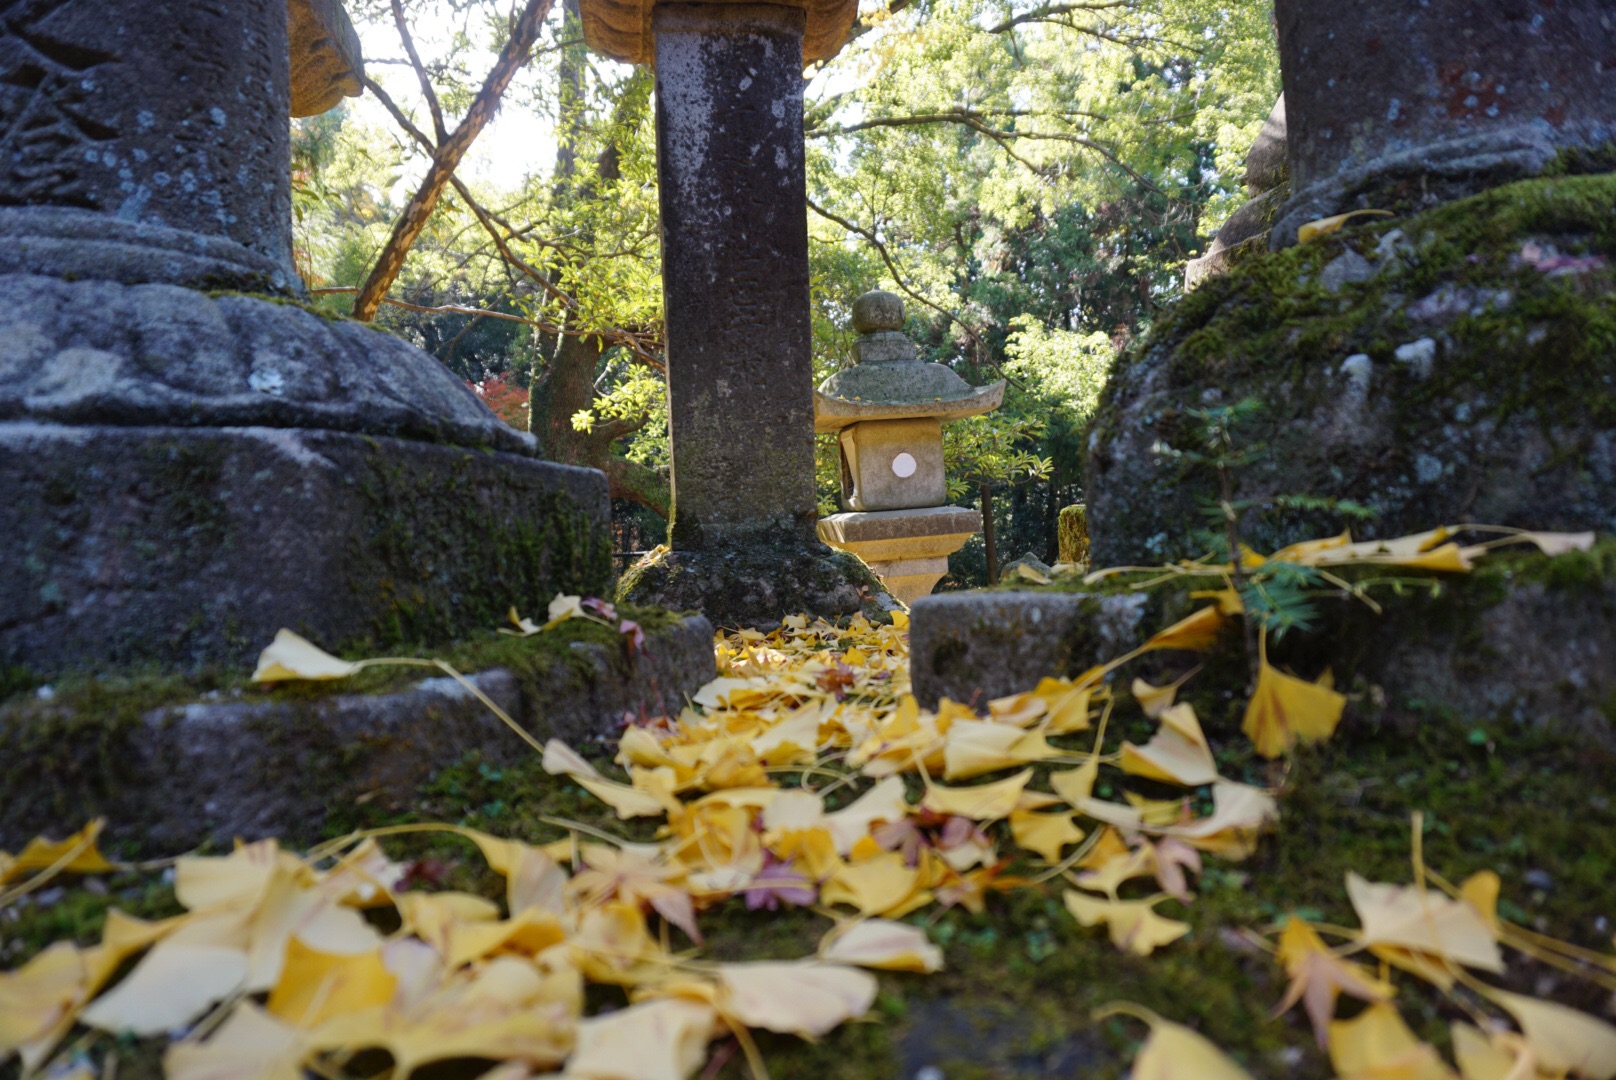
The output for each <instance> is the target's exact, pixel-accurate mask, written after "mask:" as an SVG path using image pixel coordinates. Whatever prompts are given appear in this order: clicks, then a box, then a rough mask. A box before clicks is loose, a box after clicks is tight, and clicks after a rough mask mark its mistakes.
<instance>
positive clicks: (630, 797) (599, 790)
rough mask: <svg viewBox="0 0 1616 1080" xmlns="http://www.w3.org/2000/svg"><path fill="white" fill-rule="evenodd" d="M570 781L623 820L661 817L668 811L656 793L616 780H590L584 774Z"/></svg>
mask: <svg viewBox="0 0 1616 1080" xmlns="http://www.w3.org/2000/svg"><path fill="white" fill-rule="evenodd" d="M572 782H573V783H575V784H577V785H578V786H579V787H581V788H583V789H584V790H585V791H587V792H589V793H590V794H591V795H593V796H594V797H595V798H597V799H599V800H600V801H601V802H603V803H605V804H606V805H607V806H610V807H611V808H612V809H613V810H616V811H617V816H618V817H620V818H623V819H625V820H626V819H628V818H636V817H661V816H662V815H663V814H665V813H667V812H668V811H667V807H666V806H665V805H663V802H662V800H661V799H660V798H658V797H657V796H656V795H654V794H652V793H651V792H648V791H641V790H640V789H639V788H636V787H633V786H631V785H629V784H623V783H619V782H618V781H616V780H604V779H602V780H591V779H589V778H588V777H585V776H574V777H573V778H572Z"/></svg>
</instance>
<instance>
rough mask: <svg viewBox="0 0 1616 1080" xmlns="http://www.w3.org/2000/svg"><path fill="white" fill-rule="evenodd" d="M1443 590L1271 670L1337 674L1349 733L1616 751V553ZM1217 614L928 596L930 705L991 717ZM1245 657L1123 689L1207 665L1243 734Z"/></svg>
mask: <svg viewBox="0 0 1616 1080" xmlns="http://www.w3.org/2000/svg"><path fill="white" fill-rule="evenodd" d="M1413 576H1419V575H1413ZM1436 578H1437V580H1439V581H1440V582H1441V583H1442V586H1443V587H1442V589H1441V591H1440V592H1438V593H1437V594H1435V595H1432V594H1431V593H1430V592H1429V591H1428V590H1425V589H1420V588H1414V589H1410V590H1407V591H1406V592H1405V593H1404V594H1403V595H1401V596H1397V595H1394V594H1393V593H1392V592H1391V591H1390V590H1384V589H1382V590H1377V591H1376V592H1375V594H1374V595H1375V596H1376V597H1377V598H1378V599H1379V600H1380V601H1381V603H1382V605H1383V612H1382V613H1380V614H1376V613H1375V612H1373V611H1371V610H1370V609H1369V607H1368V606H1367V605H1365V604H1362V603H1359V602H1357V601H1350V600H1335V601H1324V602H1322V603H1321V606H1320V609H1319V613H1318V617H1317V629H1315V630H1314V631H1312V632H1297V633H1291V634H1288V635H1286V637H1285V638H1283V639H1281V640H1279V641H1277V642H1275V643H1272V644H1271V645H1270V647H1269V656H1270V659H1271V660H1272V661H1273V662H1274V663H1275V664H1278V665H1280V666H1281V667H1294V669H1295V670H1296V671H1299V672H1308V673H1313V672H1318V671H1322V670H1324V669H1325V668H1326V667H1328V668H1330V669H1331V670H1332V672H1333V673H1334V676H1335V680H1336V685H1337V686H1338V687H1339V688H1341V689H1342V690H1343V691H1345V692H1346V693H1347V694H1348V699H1349V704H1348V714H1347V719H1348V722H1349V723H1358V722H1375V723H1387V724H1389V725H1391V726H1392V727H1393V728H1394V729H1400V728H1403V727H1408V728H1410V729H1411V728H1412V727H1414V726H1416V725H1417V724H1418V723H1421V722H1424V721H1422V720H1421V719H1420V718H1421V717H1429V715H1430V714H1431V712H1432V710H1437V711H1438V712H1439V713H1440V715H1441V716H1442V717H1444V718H1446V720H1448V721H1449V722H1453V723H1458V724H1476V723H1498V724H1502V725H1504V726H1505V729H1506V730H1507V728H1508V727H1509V726H1510V725H1519V726H1522V727H1530V728H1539V729H1542V728H1548V729H1554V730H1558V731H1562V732H1569V733H1574V734H1576V735H1579V736H1583V737H1586V738H1588V739H1589V740H1590V741H1591V742H1592V743H1595V744H1597V745H1599V746H1602V747H1606V748H1613V747H1616V716H1613V715H1612V708H1611V703H1612V701H1616V666H1613V665H1612V664H1611V663H1610V662H1609V658H1610V657H1611V656H1616V542H1611V541H1606V542H1603V543H1601V544H1600V545H1599V546H1598V547H1596V548H1595V549H1594V551H1593V552H1592V553H1588V554H1583V553H1576V554H1571V555H1564V556H1560V557H1559V558H1555V559H1549V558H1546V557H1544V556H1541V555H1538V554H1536V553H1530V552H1524V551H1523V552H1518V553H1514V554H1506V555H1502V556H1494V557H1493V559H1491V560H1487V561H1483V562H1482V563H1481V564H1480V565H1479V566H1478V569H1477V570H1476V571H1475V572H1474V573H1473V574H1470V575H1436ZM1204 603H1205V601H1196V600H1194V599H1193V598H1191V597H1189V596H1188V595H1186V593H1185V591H1183V590H1179V591H1174V590H1173V589H1171V588H1165V589H1157V590H1153V591H1151V592H1149V593H1114V592H1113V593H1085V592H1082V591H1072V592H1067V591H1061V589H1059V588H1057V589H1037V590H1020V591H996V592H976V593H950V594H945V595H943V596H932V597H927V598H925V599H923V600H920V601H917V602H916V603H915V605H914V610H913V611H912V612H911V615H910V664H911V670H910V674H911V677H912V679H913V684H914V692H915V696H916V698H918V699H919V701H920V703H921V704H922V705H925V706H927V707H934V706H935V703H936V702H937V700H938V699H940V698H943V697H947V698H951V699H953V700H955V701H961V702H968V703H971V704H973V705H975V706H976V707H978V708H983V707H985V706H986V703H987V702H988V701H991V700H992V699H994V698H996V697H1003V696H1006V695H1009V694H1015V693H1020V692H1022V691H1025V690H1030V689H1032V688H1033V687H1034V686H1036V685H1037V683H1038V680H1039V679H1041V678H1043V677H1045V676H1065V677H1073V676H1076V675H1078V674H1080V673H1082V672H1083V671H1086V670H1088V669H1089V668H1090V667H1092V666H1094V665H1096V664H1101V663H1104V662H1106V661H1108V660H1112V659H1115V658H1116V657H1118V656H1122V655H1124V654H1126V653H1128V652H1130V651H1132V650H1133V649H1134V648H1137V647H1138V646H1139V645H1142V644H1143V643H1144V642H1145V640H1146V639H1147V638H1148V637H1149V636H1150V635H1151V634H1152V633H1154V632H1155V631H1157V630H1159V629H1161V628H1163V627H1165V626H1167V625H1169V624H1171V623H1172V622H1175V621H1177V620H1178V619H1179V618H1182V617H1183V616H1184V615H1187V614H1189V613H1190V612H1191V611H1193V610H1195V609H1196V608H1198V607H1201V606H1203V605H1204ZM1240 648H1241V644H1240V636H1239V634H1238V633H1237V632H1231V633H1230V634H1229V636H1228V638H1227V640H1226V642H1225V644H1224V646H1223V647H1222V649H1221V650H1220V651H1217V652H1214V653H1212V654H1193V655H1192V654H1185V653H1172V652H1166V653H1151V654H1147V655H1146V656H1145V657H1143V658H1141V659H1139V660H1136V661H1134V662H1133V664H1132V665H1130V666H1129V667H1127V668H1125V669H1124V670H1123V672H1122V674H1121V675H1119V676H1117V678H1118V679H1120V680H1124V681H1125V680H1128V679H1131V678H1133V677H1134V676H1136V675H1139V676H1144V677H1146V678H1147V681H1153V682H1156V683H1158V684H1159V683H1162V682H1165V681H1170V680H1172V679H1174V678H1177V677H1178V676H1179V675H1181V674H1183V673H1184V672H1185V671H1188V670H1189V669H1190V668H1191V667H1194V666H1196V665H1197V664H1204V665H1206V667H1207V672H1206V673H1205V674H1204V675H1202V676H1199V677H1198V679H1199V682H1200V683H1201V684H1202V687H1203V689H1204V688H1205V686H1206V684H1208V682H1209V681H1210V684H1211V685H1212V686H1214V687H1215V688H1216V689H1217V691H1218V696H1219V699H1220V700H1222V701H1226V702H1228V703H1229V707H1230V709H1231V710H1232V711H1231V712H1230V713H1229V714H1228V716H1227V717H1220V716H1217V715H1213V714H1210V713H1209V714H1205V715H1203V717H1202V719H1203V722H1204V723H1206V724H1208V725H1209V726H1208V730H1209V731H1210V730H1215V729H1217V728H1218V727H1219V726H1220V725H1225V724H1226V725H1227V730H1229V731H1232V730H1233V728H1234V727H1235V726H1236V725H1237V724H1238V722H1239V721H1238V717H1239V709H1240V708H1241V707H1242V705H1243V702H1244V701H1245V692H1246V681H1247V671H1248V667H1247V664H1246V662H1245V660H1244V658H1243V657H1242V656H1241V653H1240Z"/></svg>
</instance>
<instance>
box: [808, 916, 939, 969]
mask: <svg viewBox="0 0 1616 1080" xmlns="http://www.w3.org/2000/svg"><path fill="white" fill-rule="evenodd" d="M819 958H820V959H821V960H824V961H825V962H827V963H832V964H854V965H857V966H858V967H868V968H881V969H884V970H887V971H917V972H922V973H926V972H933V971H940V970H941V969H942V966H943V951H942V950H941V949H939V948H938V947H937V946H935V945H933V944H932V943H931V942H929V941H927V940H926V932H925V931H924V930H922V929H920V927H918V926H910V925H909V924H908V923H901V922H893V921H892V920H891V919H860V920H859V921H858V922H854V923H847V924H846V925H843V926H839V927H837V928H836V929H834V930H832V931H831V932H830V933H828V934H826V935H825V938H824V940H822V941H821V942H820V943H819Z"/></svg>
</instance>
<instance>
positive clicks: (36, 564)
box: [0, 421, 612, 673]
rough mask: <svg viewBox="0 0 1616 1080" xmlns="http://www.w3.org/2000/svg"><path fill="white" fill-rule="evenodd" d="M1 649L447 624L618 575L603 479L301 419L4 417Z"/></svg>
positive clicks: (45, 665)
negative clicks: (197, 422) (226, 423)
mask: <svg viewBox="0 0 1616 1080" xmlns="http://www.w3.org/2000/svg"><path fill="white" fill-rule="evenodd" d="M0 491H3V492H5V494H6V497H5V500H4V501H3V502H0V566H4V567H5V568H6V569H5V572H4V573H3V574H0V612H3V613H4V619H3V621H0V665H4V664H20V665H24V666H26V667H28V668H29V669H31V670H34V671H37V672H43V673H50V672H55V671H60V670H64V669H70V668H91V669H95V668H106V667H111V666H117V665H124V664H131V663H139V662H146V661H154V662H160V663H164V664H167V665H168V666H170V667H174V668H182V669H183V668H198V667H202V666H207V665H215V664H230V665H242V664H248V663H250V661H251V659H252V657H253V656H254V655H256V653H257V650H258V649H260V648H262V647H263V646H264V644H265V643H267V642H268V641H269V640H270V639H271V638H273V637H274V634H275V632H276V631H277V630H278V629H280V628H281V627H283V626H285V627H290V628H292V629H294V630H297V631H299V632H300V633H303V634H305V635H306V636H309V637H311V638H312V639H314V640H318V641H322V642H325V643H328V644H333V645H334V644H340V643H344V642H350V643H360V642H373V643H378V644H382V643H393V642H439V641H445V640H448V639H450V638H452V637H454V636H455V635H457V634H459V633H463V632H465V631H468V630H474V629H485V628H488V627H492V626H497V625H499V624H500V622H502V621H503V619H504V615H505V612H506V609H507V608H508V607H509V606H510V605H511V604H516V605H518V606H519V607H521V608H522V609H523V610H526V611H531V610H542V609H543V607H544V605H545V604H546V603H548V602H549V600H550V598H551V597H552V596H554V595H555V593H557V592H569V593H593V594H595V595H607V594H609V593H610V591H611V579H612V574H611V555H610V553H611V538H610V534H609V522H610V510H609V503H608V499H607V490H606V479H605V477H604V475H602V474H601V473H600V472H598V471H596V470H593V469H580V468H574V467H572V466H566V465H556V464H552V463H549V462H541V461H535V460H533V459H532V458H527V457H520V456H517V455H515V454H508V453H501V452H495V451H488V450H473V449H464V448H459V447H452V446H442V445H433V444H427V443H419V442H412V441H406V440H401V439H394V438H388V437H383V436H371V435H355V434H347V433H342V432H334V431H312V430H307V429H298V428H271V427H241V428H183V427H113V426H67V425H56V424H41V423H37V422H32V421H11V422H0Z"/></svg>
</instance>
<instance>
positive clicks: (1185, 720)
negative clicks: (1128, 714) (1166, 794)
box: [1118, 703, 1218, 787]
mask: <svg viewBox="0 0 1616 1080" xmlns="http://www.w3.org/2000/svg"><path fill="white" fill-rule="evenodd" d="M1160 717H1161V721H1162V726H1161V730H1160V731H1158V732H1156V735H1155V737H1154V738H1152V739H1151V740H1150V741H1149V742H1148V743H1146V744H1145V745H1144V746H1135V745H1134V744H1133V743H1131V742H1130V743H1123V744H1122V757H1121V760H1120V761H1119V762H1118V764H1119V765H1120V766H1121V768H1122V771H1123V772H1126V773H1131V774H1132V775H1134V776H1143V777H1145V778H1146V779H1149V780H1161V781H1163V782H1166V783H1172V784H1183V785H1185V786H1187V787H1196V786H1198V785H1201V784H1210V783H1212V782H1213V781H1215V780H1217V778H1218V766H1217V763H1216V762H1215V761H1213V760H1212V748H1211V747H1209V746H1208V745H1207V742H1206V736H1205V735H1204V734H1202V732H1201V723H1200V721H1199V720H1197V719H1196V716H1195V710H1194V709H1192V708H1191V707H1190V706H1189V704H1188V703H1183V704H1179V705H1174V706H1172V707H1171V708H1169V709H1166V710H1164V711H1163V712H1162V713H1161V714H1160Z"/></svg>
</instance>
